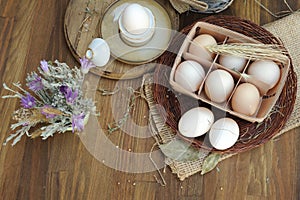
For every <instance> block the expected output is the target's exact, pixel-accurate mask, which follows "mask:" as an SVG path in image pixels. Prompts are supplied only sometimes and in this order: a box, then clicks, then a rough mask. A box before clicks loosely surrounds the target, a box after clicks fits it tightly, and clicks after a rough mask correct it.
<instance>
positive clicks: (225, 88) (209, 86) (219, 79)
mask: <svg viewBox="0 0 300 200" xmlns="http://www.w3.org/2000/svg"><path fill="white" fill-rule="evenodd" d="M233 88H234V80H233V77H232V76H231V74H230V73H229V72H227V71H225V70H221V69H218V70H215V71H213V72H211V73H210V74H209V75H208V76H207V79H206V81H205V93H206V95H207V96H208V98H209V99H210V100H211V101H213V102H216V103H222V102H224V101H226V100H227V99H228V97H229V96H230V94H231V92H232V90H233Z"/></svg>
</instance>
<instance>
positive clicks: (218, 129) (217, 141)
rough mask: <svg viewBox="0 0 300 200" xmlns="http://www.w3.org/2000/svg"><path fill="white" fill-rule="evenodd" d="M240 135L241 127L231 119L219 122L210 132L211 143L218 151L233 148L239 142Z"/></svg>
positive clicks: (223, 119) (222, 119)
mask: <svg viewBox="0 0 300 200" xmlns="http://www.w3.org/2000/svg"><path fill="white" fill-rule="evenodd" d="M239 134H240V128H239V125H238V124H237V123H236V121H234V120H233V119H231V118H221V119H219V120H217V121H216V122H215V123H214V124H213V125H212V126H211V129H210V131H209V141H210V143H211V145H212V146H213V147H214V148H216V149H218V150H225V149H228V148H230V147H232V146H233V145H234V144H235V143H236V142H237V140H238V138H239Z"/></svg>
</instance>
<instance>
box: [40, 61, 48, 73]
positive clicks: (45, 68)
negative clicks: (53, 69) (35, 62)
mask: <svg viewBox="0 0 300 200" xmlns="http://www.w3.org/2000/svg"><path fill="white" fill-rule="evenodd" d="M40 64H41V65H40V66H41V68H42V70H43V71H44V72H45V73H48V72H49V67H48V62H47V61H46V60H42V61H41V62H40Z"/></svg>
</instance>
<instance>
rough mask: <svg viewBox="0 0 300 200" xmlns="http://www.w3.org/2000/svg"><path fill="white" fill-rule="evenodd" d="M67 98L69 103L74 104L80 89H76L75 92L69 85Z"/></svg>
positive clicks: (66, 93)
mask: <svg viewBox="0 0 300 200" xmlns="http://www.w3.org/2000/svg"><path fill="white" fill-rule="evenodd" d="M64 94H65V98H66V101H67V103H69V104H73V103H74V101H75V100H76V98H77V96H78V90H77V89H76V90H75V91H74V92H73V91H72V88H69V87H67V88H66V89H65V93H64Z"/></svg>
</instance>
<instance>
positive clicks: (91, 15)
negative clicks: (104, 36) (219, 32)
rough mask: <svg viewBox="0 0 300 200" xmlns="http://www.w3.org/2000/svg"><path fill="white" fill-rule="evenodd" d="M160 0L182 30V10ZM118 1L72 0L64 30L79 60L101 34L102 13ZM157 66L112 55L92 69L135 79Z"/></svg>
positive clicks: (174, 26) (115, 77) (173, 22)
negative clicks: (180, 20)
mask: <svg viewBox="0 0 300 200" xmlns="http://www.w3.org/2000/svg"><path fill="white" fill-rule="evenodd" d="M156 1H157V2H158V3H160V5H161V6H163V7H164V8H165V10H166V11H167V12H168V14H169V16H170V19H171V23H172V27H173V29H174V30H178V28H179V14H178V13H177V12H176V11H175V10H174V9H173V7H172V6H171V4H170V3H169V1H168V0H156ZM114 2H115V1H114V0H101V1H96V0H86V1H82V0H71V1H70V2H69V4H68V8H67V10H66V14H65V22H64V32H65V38H66V41H67V43H68V46H69V49H70V51H71V52H72V54H73V56H74V57H75V58H76V59H77V60H78V61H79V58H81V57H83V56H84V55H85V51H86V49H87V47H88V45H89V43H90V42H91V41H92V40H93V39H94V38H97V37H101V34H100V26H101V21H102V17H103V16H104V14H105V12H106V11H107V9H108V8H109V7H110V6H111V5H112V4H113V3H114ZM137 3H138V1H137ZM154 66H155V65H150V66H149V65H138V66H134V65H132V64H127V63H123V62H120V61H118V60H116V59H114V58H112V57H111V59H110V61H109V63H108V64H107V65H106V66H105V67H104V68H100V67H96V68H92V69H91V70H90V72H92V73H94V74H96V75H99V76H102V77H105V78H109V79H133V78H137V77H140V76H142V75H143V74H144V73H146V72H148V71H151V70H152V69H153V68H154ZM127 72H130V73H127Z"/></svg>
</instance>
